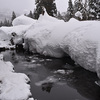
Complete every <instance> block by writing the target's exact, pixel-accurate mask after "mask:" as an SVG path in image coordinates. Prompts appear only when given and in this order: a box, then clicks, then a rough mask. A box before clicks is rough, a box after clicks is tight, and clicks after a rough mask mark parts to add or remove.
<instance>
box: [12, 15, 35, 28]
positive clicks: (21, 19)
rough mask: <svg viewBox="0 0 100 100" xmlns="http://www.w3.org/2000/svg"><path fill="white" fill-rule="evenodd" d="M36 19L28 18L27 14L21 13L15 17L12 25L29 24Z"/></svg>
mask: <svg viewBox="0 0 100 100" xmlns="http://www.w3.org/2000/svg"><path fill="white" fill-rule="evenodd" d="M35 21H36V20H33V19H32V18H29V17H27V16H24V15H21V16H19V17H17V18H15V19H14V20H13V22H12V25H13V26H17V25H29V24H33V23H34V22H35Z"/></svg>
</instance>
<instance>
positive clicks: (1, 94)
mask: <svg viewBox="0 0 100 100" xmlns="http://www.w3.org/2000/svg"><path fill="white" fill-rule="evenodd" d="M13 67H14V66H13V65H12V64H11V63H10V62H4V61H3V56H2V54H0V100H27V99H28V98H29V96H30V95H31V93H30V86H29V85H28V84H27V82H28V81H30V80H29V78H28V77H27V76H26V75H25V74H21V73H15V72H14V70H13Z"/></svg>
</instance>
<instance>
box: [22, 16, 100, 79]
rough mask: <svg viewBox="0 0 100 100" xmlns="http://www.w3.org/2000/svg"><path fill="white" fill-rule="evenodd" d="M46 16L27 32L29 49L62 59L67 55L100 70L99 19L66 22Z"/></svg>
mask: <svg viewBox="0 0 100 100" xmlns="http://www.w3.org/2000/svg"><path fill="white" fill-rule="evenodd" d="M49 19H50V16H47V15H44V16H41V17H40V19H39V20H38V21H37V22H36V23H35V24H33V25H32V26H31V27H30V28H29V30H28V31H27V32H26V33H25V35H24V36H25V40H26V44H25V46H26V48H28V49H29V50H30V51H32V52H33V53H40V54H43V55H45V56H52V57H56V58H61V57H63V56H66V55H67V54H68V55H69V56H70V57H71V58H72V59H73V60H74V61H75V62H76V63H77V64H79V65H80V66H82V67H83V68H85V69H87V70H90V71H93V72H97V74H98V76H99V77H100V75H99V73H100V71H99V69H100V67H99V64H100V60H99V59H100V51H99V49H100V48H99V47H100V46H99V45H100V40H99V36H100V35H99V31H100V28H99V25H100V22H98V21H83V22H80V21H77V20H76V19H73V18H72V19H71V20H70V21H69V22H67V23H65V22H63V21H59V20H58V21H57V20H56V19H54V18H51V21H49Z"/></svg>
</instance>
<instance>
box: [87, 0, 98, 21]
mask: <svg viewBox="0 0 100 100" xmlns="http://www.w3.org/2000/svg"><path fill="white" fill-rule="evenodd" d="M88 2H89V3H88V5H89V20H94V19H96V16H97V13H96V10H97V5H96V0H89V1H88Z"/></svg>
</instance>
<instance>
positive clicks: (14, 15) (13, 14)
mask: <svg viewBox="0 0 100 100" xmlns="http://www.w3.org/2000/svg"><path fill="white" fill-rule="evenodd" d="M15 18H16V14H15V12H14V11H13V12H12V18H11V20H12V21H13V20H14V19H15Z"/></svg>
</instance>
